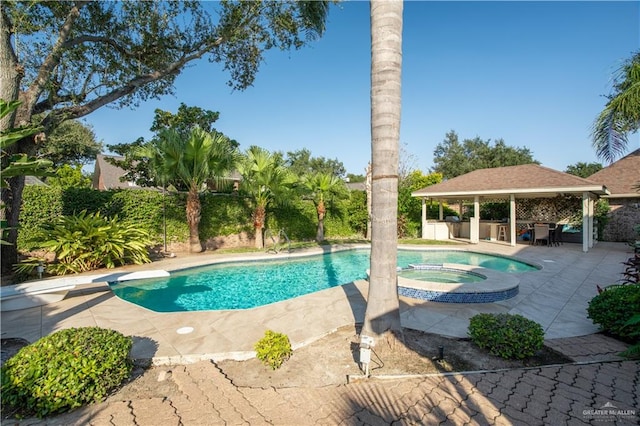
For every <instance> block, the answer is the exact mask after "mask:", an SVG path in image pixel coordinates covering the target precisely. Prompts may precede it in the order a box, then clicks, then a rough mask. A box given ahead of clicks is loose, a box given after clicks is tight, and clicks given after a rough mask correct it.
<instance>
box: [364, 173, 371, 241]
mask: <svg viewBox="0 0 640 426" xmlns="http://www.w3.org/2000/svg"><path fill="white" fill-rule="evenodd" d="M366 173H367V174H366V179H365V181H364V188H365V193H366V196H367V231H366V234H365V238H366V239H367V240H371V163H369V164H367V168H366Z"/></svg>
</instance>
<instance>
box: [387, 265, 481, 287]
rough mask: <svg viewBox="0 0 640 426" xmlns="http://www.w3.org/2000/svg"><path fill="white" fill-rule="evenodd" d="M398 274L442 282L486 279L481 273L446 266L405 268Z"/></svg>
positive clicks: (454, 282) (413, 278) (466, 281)
mask: <svg viewBox="0 0 640 426" xmlns="http://www.w3.org/2000/svg"><path fill="white" fill-rule="evenodd" d="M398 276H400V277H404V278H407V279H410V280H417V281H429V282H434V283H441V284H469V283H478V282H481V281H484V280H486V277H484V276H482V275H479V274H474V273H470V272H466V271H456V270H452V269H446V268H434V269H403V270H402V271H400V272H398Z"/></svg>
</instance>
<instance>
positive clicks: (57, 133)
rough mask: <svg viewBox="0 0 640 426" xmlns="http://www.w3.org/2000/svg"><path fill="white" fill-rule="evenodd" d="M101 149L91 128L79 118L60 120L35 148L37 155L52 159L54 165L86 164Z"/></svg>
mask: <svg viewBox="0 0 640 426" xmlns="http://www.w3.org/2000/svg"><path fill="white" fill-rule="evenodd" d="M101 151H102V143H101V142H98V141H96V135H95V133H94V131H93V128H92V127H91V126H89V125H87V124H84V123H82V122H81V121H79V120H69V121H64V122H62V123H61V124H60V125H59V126H58V127H56V128H55V129H53V131H52V132H51V133H50V134H48V135H47V137H46V139H45V141H44V143H42V144H39V145H38V148H37V153H38V157H41V158H46V159H47V160H51V161H53V164H54V166H55V167H60V166H62V165H63V164H73V165H75V164H87V163H89V162H91V161H93V160H95V159H96V155H98V154H100V152H101Z"/></svg>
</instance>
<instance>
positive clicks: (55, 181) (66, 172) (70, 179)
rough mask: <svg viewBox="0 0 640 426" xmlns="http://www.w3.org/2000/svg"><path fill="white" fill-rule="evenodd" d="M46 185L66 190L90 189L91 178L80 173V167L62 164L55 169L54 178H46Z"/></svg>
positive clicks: (79, 165)
mask: <svg viewBox="0 0 640 426" xmlns="http://www.w3.org/2000/svg"><path fill="white" fill-rule="evenodd" d="M46 182H47V185H50V186H54V187H60V188H62V189H67V188H91V178H89V177H87V176H85V175H84V174H83V173H82V165H81V164H78V165H76V166H71V165H69V164H64V165H62V166H60V167H58V168H57V169H56V172H55V176H51V177H49V178H47V181H46Z"/></svg>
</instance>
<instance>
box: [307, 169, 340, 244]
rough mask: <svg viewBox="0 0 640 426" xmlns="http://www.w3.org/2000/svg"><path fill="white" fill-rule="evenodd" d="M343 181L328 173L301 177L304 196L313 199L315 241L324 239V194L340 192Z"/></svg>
mask: <svg viewBox="0 0 640 426" xmlns="http://www.w3.org/2000/svg"><path fill="white" fill-rule="evenodd" d="M344 186H345V185H344V181H343V180H342V179H340V178H338V177H337V176H335V175H332V174H330V173H314V174H311V175H306V176H304V177H303V179H302V187H303V188H304V189H305V190H306V191H307V194H306V197H308V198H310V199H311V201H313V205H314V206H315V207H316V214H317V216H318V230H317V232H316V242H318V243H320V242H322V241H324V217H325V215H326V213H327V207H326V206H325V203H324V201H325V196H327V195H328V194H331V193H334V194H340V193H341V191H340V189H342V188H344Z"/></svg>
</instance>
